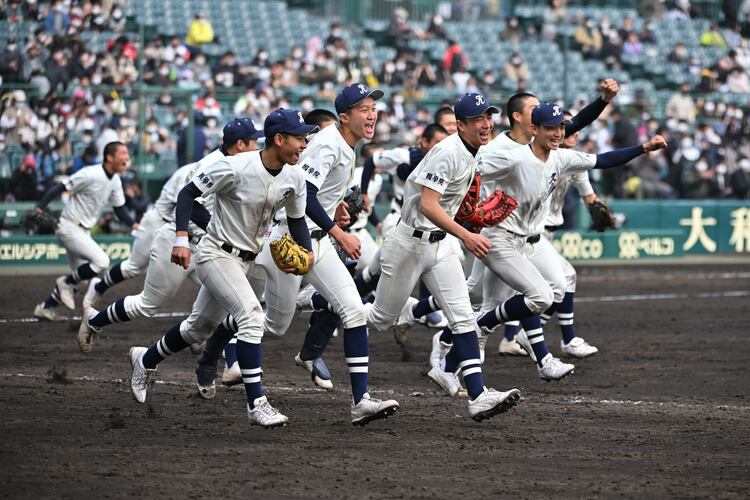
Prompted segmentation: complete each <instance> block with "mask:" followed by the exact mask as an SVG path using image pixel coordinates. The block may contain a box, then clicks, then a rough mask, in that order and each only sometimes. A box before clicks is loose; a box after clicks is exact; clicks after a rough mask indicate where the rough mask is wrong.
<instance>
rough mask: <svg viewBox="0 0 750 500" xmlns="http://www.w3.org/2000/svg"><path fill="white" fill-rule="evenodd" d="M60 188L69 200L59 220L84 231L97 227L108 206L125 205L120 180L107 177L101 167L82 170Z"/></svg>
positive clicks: (93, 166)
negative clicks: (79, 227)
mask: <svg viewBox="0 0 750 500" xmlns="http://www.w3.org/2000/svg"><path fill="white" fill-rule="evenodd" d="M63 184H64V185H65V190H66V191H67V192H68V193H70V198H69V199H68V202H67V203H66V204H65V208H63V211H62V215H61V216H60V218H61V219H65V220H67V221H68V222H71V223H73V224H75V225H79V224H80V225H81V226H83V227H85V228H87V229H90V228H92V227H94V225H96V221H97V220H98V219H99V212H100V211H101V209H102V208H103V207H104V206H105V205H106V204H107V203H109V204H110V205H112V206H113V207H120V206H122V205H124V204H125V193H123V192H122V181H121V180H120V176H119V175H118V174H114V175H112V177H108V176H107V172H106V171H105V170H104V166H102V165H91V166H90V167H85V168H82V169H81V170H79V171H78V172H76V173H75V174H73V175H71V176H70V177H69V178H68V179H66V180H65V181H64V182H63Z"/></svg>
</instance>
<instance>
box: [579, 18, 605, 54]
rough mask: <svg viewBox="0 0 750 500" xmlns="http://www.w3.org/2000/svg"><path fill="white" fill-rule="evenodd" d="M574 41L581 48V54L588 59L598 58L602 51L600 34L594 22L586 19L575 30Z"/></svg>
mask: <svg viewBox="0 0 750 500" xmlns="http://www.w3.org/2000/svg"><path fill="white" fill-rule="evenodd" d="M575 40H576V42H577V43H578V45H580V46H581V53H582V54H583V56H584V57H586V58H589V59H596V58H598V57H599V55H600V53H601V50H602V43H603V40H602V34H601V33H600V32H599V30H598V29H597V27H596V25H595V24H594V20H593V19H591V18H590V17H587V18H586V19H584V20H583V24H582V25H581V26H579V27H578V29H576V32H575Z"/></svg>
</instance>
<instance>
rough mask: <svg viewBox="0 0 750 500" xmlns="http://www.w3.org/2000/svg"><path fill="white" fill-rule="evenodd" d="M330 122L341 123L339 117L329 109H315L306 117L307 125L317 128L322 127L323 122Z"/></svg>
mask: <svg viewBox="0 0 750 500" xmlns="http://www.w3.org/2000/svg"><path fill="white" fill-rule="evenodd" d="M330 120H333V121H334V122H338V121H339V120H338V117H337V116H336V115H334V114H333V113H332V112H330V111H328V110H327V109H322V108H317V109H313V110H312V111H310V112H309V113H307V114H306V115H305V124H307V125H315V126H316V127H320V126H321V124H322V123H323V122H327V121H330Z"/></svg>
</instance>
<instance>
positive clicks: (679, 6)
mask: <svg viewBox="0 0 750 500" xmlns="http://www.w3.org/2000/svg"><path fill="white" fill-rule="evenodd" d="M690 18H691V15H690V0H677V1H676V2H675V5H674V7H673V8H672V9H670V11H669V12H667V19H671V20H672V21H686V20H688V19H690Z"/></svg>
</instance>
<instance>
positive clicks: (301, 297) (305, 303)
mask: <svg viewBox="0 0 750 500" xmlns="http://www.w3.org/2000/svg"><path fill="white" fill-rule="evenodd" d="M314 293H315V287H314V286H312V285H307V286H306V287H304V288H303V289H302V290H300V291H299V292H298V293H297V309H298V310H300V311H312V310H313V305H312V296H313V294H314Z"/></svg>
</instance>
